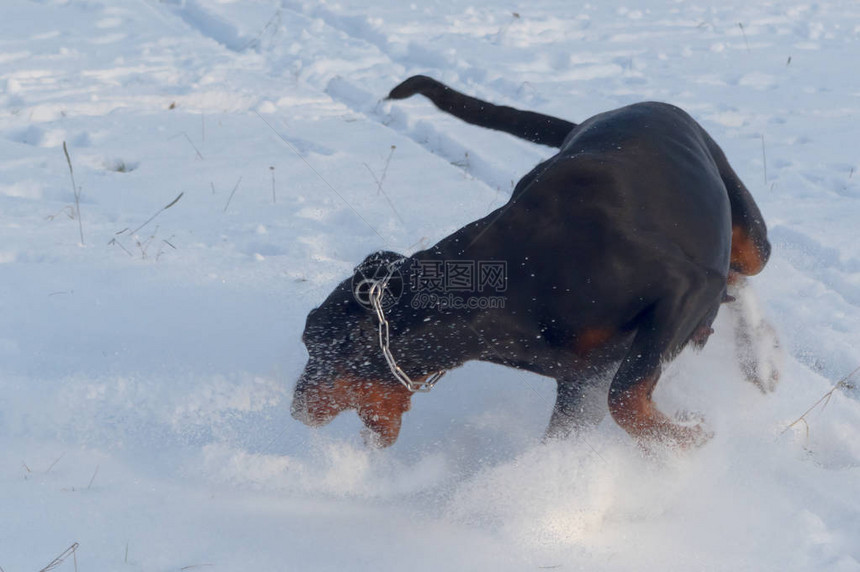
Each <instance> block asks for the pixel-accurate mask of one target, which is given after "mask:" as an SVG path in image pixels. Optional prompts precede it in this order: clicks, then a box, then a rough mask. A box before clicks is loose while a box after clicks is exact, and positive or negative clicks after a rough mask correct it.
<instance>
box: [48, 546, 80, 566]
mask: <svg viewBox="0 0 860 572" xmlns="http://www.w3.org/2000/svg"><path fill="white" fill-rule="evenodd" d="M78 546H79V545H78V543H77V542H75V543H74V544H72V545H71V546H69V547H68V548H66V549H65V550H64V551H63V553H62V554H60V555H59V556H57V557H56V558H54V559H53V560H51V562H50V563H49V564H48V565H47V566H45V567H44V568H42V569H41V570H39V572H49V571H50V570H54V569H55V568H57V567H58V566H59V565H60V564H62V563H63V562H65V561H66V559H67V558H68V557H69V556H74V555H75V552H76V551H77V550H78ZM75 560H76V561H75V570H77V569H78V564H77V559H75Z"/></svg>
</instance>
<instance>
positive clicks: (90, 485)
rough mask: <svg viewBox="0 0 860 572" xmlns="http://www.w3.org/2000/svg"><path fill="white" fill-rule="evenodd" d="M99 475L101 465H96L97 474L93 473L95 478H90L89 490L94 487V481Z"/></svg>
mask: <svg viewBox="0 0 860 572" xmlns="http://www.w3.org/2000/svg"><path fill="white" fill-rule="evenodd" d="M98 474H99V465H96V470H95V472H93V476H92V477H91V478H90V482H89V484H88V485H87V490H90V487H92V486H93V481H95V480H96V475H98Z"/></svg>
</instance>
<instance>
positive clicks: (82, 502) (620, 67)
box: [0, 0, 860, 572]
mask: <svg viewBox="0 0 860 572" xmlns="http://www.w3.org/2000/svg"><path fill="white" fill-rule="evenodd" d="M858 61H860V3H858V2H856V0H833V1H821V2H810V1H807V0H779V1H775V0H772V1H762V2H749V1H746V0H744V1H741V0H722V1H720V2H716V1H713V2H707V1H705V0H674V1H673V0H659V1H658V0H642V1H641V2H630V1H626V0H604V1H601V2H591V3H582V2H571V1H570V0H565V1H560V0H533V1H531V2H514V1H509V0H502V1H498V0H493V1H490V0H446V1H440V0H430V1H425V2H414V3H410V2H409V1H408V0H406V1H403V2H400V1H394V0H373V1H371V2H358V1H356V0H337V1H326V0H322V1H317V0H277V1H273V0H257V1H254V0H235V1H234V0H165V1H155V0H110V1H107V0H37V1H27V2H24V1H10V0H7V1H6V2H3V4H2V6H0V515H2V517H0V567H2V570H4V571H5V572H29V571H34V572H35V571H38V570H41V569H42V568H44V567H45V566H47V565H48V564H49V563H50V562H51V560H52V559H54V558H55V557H56V556H58V555H60V554H61V553H62V552H63V551H64V550H66V549H67V548H69V547H71V546H72V545H73V544H74V543H77V547H76V549H75V550H74V551H73V552H74V554H73V555H69V556H68V558H66V559H65V560H63V561H61V562H59V563H58V564H57V567H56V568H55V569H56V570H60V571H62V570H69V571H70V570H73V569H75V568H74V567H75V566H76V567H77V570H80V571H81V572H94V571H124V570H141V571H170V570H175V571H178V570H208V569H212V570H234V571H250V570H373V571H377V570H517V571H522V570H539V569H559V570H588V571H594V570H646V571H647V570H661V571H662V570H685V571H686V570H733V571H737V570H757V571H758V570H780V571H784V570H828V571H829V570H839V571H849V570H860V403H858V398H860V392H858V391H857V390H856V389H854V388H853V387H854V385H849V386H848V387H842V388H839V389H837V390H836V391H835V392H834V393H833V394H832V397H831V398H830V400H829V401H828V402H827V403H826V404H821V405H819V406H818V407H817V408H815V409H814V410H813V411H812V412H810V413H809V415H808V416H807V417H806V418H805V422H801V423H798V424H796V425H794V426H793V427H792V428H791V429H789V430H787V431H786V430H785V429H786V428H787V427H788V426H789V424H791V422H792V421H794V420H795V419H797V418H798V417H800V416H801V414H803V413H804V412H805V411H806V410H807V409H808V408H809V407H810V406H811V405H812V404H814V403H815V402H816V401H817V400H818V399H819V398H820V397H821V396H822V395H824V394H825V393H826V392H828V391H829V390H830V389H831V388H832V387H833V386H834V384H835V383H836V382H837V381H838V380H839V379H840V378H842V377H843V376H845V375H846V374H847V373H849V372H850V371H851V370H852V369H854V368H855V367H856V366H857V365H860V349H858V348H860V244H858V242H857V236H858V234H857V225H858V222H857V221H858V220H860V173H858V172H857V171H858V170H860V152H858V144H857V141H858V138H860V128H858V119H860V74H858V73H857V69H856V68H857V62H858ZM416 73H424V74H428V75H432V76H434V77H436V78H438V79H440V80H442V81H445V82H447V83H449V84H451V85H452V86H454V87H455V88H458V89H460V90H462V91H465V92H467V93H470V94H473V95H476V96H478V97H482V98H485V99H487V100H491V101H493V102H496V103H500V104H506V105H512V106H515V107H520V108H524V109H532V110H536V111H541V112H544V113H549V114H553V115H557V116H560V117H564V118H566V119H569V120H571V121H581V120H583V119H585V118H587V117H589V116H591V115H593V114H595V113H597V112H600V111H605V110H608V109H612V108H616V107H619V106H622V105H625V104H629V103H632V102H637V101H643V100H661V101H666V102H670V103H673V104H676V105H679V106H681V107H683V108H684V109H686V110H687V111H689V112H690V113H691V114H692V115H693V116H694V117H695V118H696V119H697V120H699V121H700V122H701V123H702V124H703V125H704V126H705V128H706V129H708V130H709V132H710V133H711V134H712V135H713V136H714V138H715V139H716V140H717V141H718V142H719V143H720V144H721V145H722V147H723V149H724V150H725V151H726V153H727V155H728V157H729V160H730V161H731V163H732V164H733V166H734V167H735V169H736V170H737V171H738V173H739V174H740V175H741V177H742V178H743V179H744V181H745V182H746V184H747V185H748V186H749V187H750V189H751V190H752V192H753V194H754V195H755V197H756V200H757V201H758V202H759V205H760V206H761V209H762V211H763V213H764V215H765V217H766V219H767V221H768V224H769V226H770V229H771V238H772V242H773V245H774V254H773V257H772V259H771V262H770V264H769V266H768V267H767V269H766V270H765V272H764V273H763V274H761V275H760V276H757V277H755V278H754V279H753V280H752V282H753V283H754V284H755V288H756V289H757V291H758V295H759V297H760V299H761V301H762V306H763V308H764V312H765V314H766V315H767V316H768V319H769V320H770V321H771V322H772V323H773V324H774V326H775V327H776V329H777V331H778V332H779V336H780V338H781V340H782V345H783V347H784V349H785V352H786V356H785V366H784V369H783V371H782V380H781V383H780V385H779V386H778V388H777V390H776V392H775V393H773V394H769V395H764V394H762V393H761V392H760V391H759V390H758V389H756V388H755V387H754V386H753V385H751V384H750V383H748V382H746V381H745V380H744V377H743V375H742V374H741V372H740V370H739V368H738V366H737V365H736V363H735V359H734V342H733V338H732V330H731V327H729V326H728V321H727V317H726V316H722V315H721V316H720V317H719V318H718V320H717V323H716V330H717V332H716V334H715V335H714V336H712V338H711V340H710V342H709V344H708V346H707V347H706V348H705V350H704V351H703V352H702V353H700V354H695V353H692V352H685V353H684V354H682V356H680V358H679V359H678V360H677V361H676V362H675V363H674V364H673V365H672V366H671V367H670V368H669V370H668V371H667V372H666V374H664V376H663V379H662V380H661V382H660V385H659V386H658V390H657V392H656V394H655V399H656V401H657V403H658V405H659V406H660V407H661V408H662V409H664V410H665V411H667V412H674V411H677V410H694V411H698V412H701V413H702V414H703V415H704V416H705V418H706V419H707V422H708V424H709V427H711V428H712V429H713V430H714V431H715V435H716V436H715V437H714V439H713V440H712V441H711V442H709V443H708V444H707V445H705V446H704V447H702V448H701V449H698V450H694V451H688V452H682V453H670V452H667V453H666V454H665V456H663V457H662V458H654V457H652V456H644V455H643V454H642V453H641V452H640V450H639V448H638V447H637V446H636V445H635V444H634V443H633V442H632V441H631V440H630V438H629V437H628V436H627V435H626V434H625V433H624V432H623V431H622V430H620V429H619V428H618V427H617V426H616V425H614V424H613V422H612V421H611V419H609V418H608V417H607V418H606V419H605V420H604V421H603V422H602V423H601V424H600V425H599V426H598V427H597V428H595V429H594V430H593V431H591V432H588V433H586V434H585V435H584V436H583V437H582V438H579V439H573V440H570V441H567V442H561V443H551V444H541V442H540V438H541V435H542V432H543V430H544V428H545V425H546V423H547V421H548V418H549V412H550V409H551V406H552V402H553V400H554V396H555V388H554V383H553V382H552V381H551V380H548V379H544V378H540V377H537V376H535V375H532V374H528V373H525V372H518V371H515V370H512V369H506V368H502V367H499V366H493V365H489V364H479V363H471V364H468V365H466V366H464V367H462V368H460V369H458V370H455V371H453V372H451V373H449V375H448V376H447V377H446V378H445V379H444V380H443V381H442V382H441V383H440V385H439V386H438V388H437V389H436V390H434V392H433V393H431V394H428V395H418V396H416V397H415V399H413V409H412V411H411V412H409V413H408V414H407V415H406V416H405V418H404V428H403V432H402V434H401V437H400V439H399V441H398V442H397V443H396V444H395V445H394V446H393V447H391V448H389V449H386V450H381V451H377V450H368V449H366V448H365V447H364V445H363V444H362V441H361V439H360V437H359V429H360V422H359V420H358V419H357V417H356V416H355V414H354V413H348V414H344V415H342V416H340V417H339V418H338V419H337V420H336V421H335V422H334V423H332V424H331V425H329V426H327V427H324V428H320V429H309V428H307V427H305V426H303V425H302V424H300V423H298V422H297V421H294V420H293V419H292V418H291V417H290V415H289V406H290V399H291V393H292V387H293V384H294V382H295V380H296V378H297V376H298V374H299V372H300V371H301V369H302V367H303V365H304V361H305V359H306V353H305V351H304V348H303V346H302V344H301V341H300V334H301V330H302V327H303V325H304V318H305V316H306V315H307V313H308V311H309V310H310V309H311V308H313V307H314V306H316V305H318V304H319V303H320V302H321V301H322V300H323V299H324V298H325V296H326V295H327V294H328V292H329V291H330V290H331V289H332V288H333V287H334V285H335V284H337V283H338V282H339V281H340V280H342V279H343V278H345V277H347V276H349V275H350V274H351V272H352V269H353V267H354V266H355V265H356V264H357V263H359V262H360V261H361V260H362V259H363V258H364V257H365V256H366V255H367V254H369V253H370V252H373V251H375V250H378V249H382V248H386V249H392V250H397V251H400V252H403V253H405V254H409V253H411V252H414V251H416V250H418V249H420V248H422V247H426V246H428V245H430V244H432V243H433V242H435V241H436V240H438V239H440V238H441V237H443V236H445V235H447V234H449V233H450V232H452V231H454V230H456V229H457V228H459V227H460V226H462V225H464V224H465V223H467V222H469V221H471V220H474V219H477V218H479V217H481V216H484V215H485V214H486V213H488V212H489V211H490V210H492V209H494V208H496V207H498V206H500V205H501V204H503V203H504V202H505V201H506V200H507V198H508V196H509V193H510V191H511V189H512V185H513V184H514V182H515V181H516V180H518V179H519V177H520V176H522V175H523V174H524V173H525V172H527V170H528V169H530V168H531V167H532V166H533V165H534V164H536V163H537V162H538V161H540V160H541V159H543V158H546V157H548V156H549V155H550V154H551V150H549V149H547V148H544V147H540V146H537V145H532V144H529V143H527V142H523V141H520V140H516V139H514V138H512V137H510V136H507V135H504V134H501V133H497V132H491V131H487V130H481V129H478V128H475V127H472V126H468V125H465V124H463V123H462V122H459V121H458V120H456V119H454V118H452V117H449V116H446V115H445V114H443V113H441V112H439V111H437V110H436V109H435V108H434V107H433V106H432V105H431V104H429V102H427V101H426V100H424V99H423V98H418V97H417V98H413V99H410V100H407V101H403V102H397V103H389V102H384V101H382V98H383V97H384V96H385V95H386V94H387V93H388V90H389V89H390V88H391V87H393V86H394V85H396V84H397V83H398V82H399V81H401V80H403V79H405V78H406V77H408V76H410V75H412V74H416ZM63 142H65V143H66V145H67V148H68V152H69V156H70V159H71V164H72V166H73V169H74V178H75V182H76V185H77V186H78V187H79V188H80V201H79V202H80V204H79V210H80V220H78V219H77V217H76V215H75V212H76V207H75V197H74V193H73V190H72V189H73V187H72V183H71V181H70V176H69V165H68V164H67V161H66V157H65V155H64V153H63ZM386 165H387V168H386ZM383 173H385V178H384V180H383V181H382V185H381V189H380V185H377V182H376V180H375V179H378V178H381V177H382V174H383ZM180 193H184V194H182V196H181V198H180V199H179V200H178V202H176V203H175V204H173V205H172V206H170V208H167V209H164V207H165V206H167V205H168V204H170V203H171V202H172V201H174V199H176V198H177V196H179V194H180ZM389 201H390V202H389ZM153 215H156V216H155V218H154V219H152V220H151V221H150V222H149V223H148V224H145V223H146V222H147V220H148V219H150V217H152V216H153ZM79 222H80V227H79ZM81 231H82V234H83V241H82V240H81V235H80V233H81ZM551 254H552V253H542V255H544V256H550V255H551ZM824 405H826V407H824Z"/></svg>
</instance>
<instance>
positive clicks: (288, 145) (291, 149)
mask: <svg viewBox="0 0 860 572" xmlns="http://www.w3.org/2000/svg"><path fill="white" fill-rule="evenodd" d="M254 114H255V115H256V116H257V117H259V118H260V120H261V121H262V122H263V123H265V124H266V126H267V127H268V128H269V129H271V130H272V133H274V134H275V135H277V136H278V137H279V138H280V139H281V141H283V142H284V144H285V145H286V146H287V147H289V148H290V151H292V152H293V153H295V155H296V157H298V158H299V159H301V160H302V162H303V163H304V164H305V165H307V166H308V168H309V169H310V170H311V171H313V173H314V174H315V175H316V176H317V177H318V178H319V180H321V181H322V182H323V183H325V184H326V186H327V187H328V188H329V189H331V191H332V192H333V193H334V194H335V195H337V197H338V198H339V199H340V200H341V201H343V204H345V205H346V206H347V207H349V210H351V211H352V212H353V213H355V216H357V217H358V218H360V219H361V222H363V223H364V224H365V225H367V228H369V229H370V230H372V231H373V232H374V234H376V236H378V237H379V238H380V240H382V243H383V244H386V245H387V244H388V241H387V240H385V238H384V237H383V236H382V235H381V234H379V231H378V230H376V228H374V227H373V225H372V224H370V223H369V222H367V219H366V218H364V217H363V216H361V213H360V212H358V211H357V210H355V207H353V206H352V205H351V204H350V203H349V201H347V200H346V199H345V198H344V197H343V195H342V194H340V193H339V192H338V191H337V189H335V188H334V187H333V186H332V184H331V183H329V182H328V181H327V180H326V179H325V177H323V176H322V175H321V174H320V173H319V171H317V170H316V169H314V167H313V165H311V164H310V163H308V160H307V159H305V158H304V157H302V154H301V153H299V151H298V149H296V148H295V147H294V146H293V144H292V143H290V142H289V141H287V138H286V137H284V136H283V135H281V134H280V133H278V131H277V130H276V129H275V128H274V127H273V126H272V124H271V123H269V122H268V121H266V119H265V118H264V117H263V116H262V115H260V114H259V113H257V112H256V111H255V112H254Z"/></svg>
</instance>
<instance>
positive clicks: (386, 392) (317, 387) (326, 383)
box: [292, 252, 412, 447]
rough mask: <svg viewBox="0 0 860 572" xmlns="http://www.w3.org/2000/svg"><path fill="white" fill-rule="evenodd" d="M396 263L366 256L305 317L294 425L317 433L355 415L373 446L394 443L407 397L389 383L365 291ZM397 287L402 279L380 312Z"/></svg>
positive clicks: (385, 255) (381, 255) (386, 255)
mask: <svg viewBox="0 0 860 572" xmlns="http://www.w3.org/2000/svg"><path fill="white" fill-rule="evenodd" d="M401 258H402V256H400V255H399V254H396V253H393V252H378V253H375V254H372V255H370V256H368V257H367V259H365V261H364V262H363V263H362V264H361V265H360V266H359V267H358V268H356V272H355V275H354V276H353V277H352V278H349V279H347V280H344V281H343V282H341V283H340V284H339V285H338V286H337V288H335V290H334V292H332V293H331V295H329V297H328V298H326V300H325V301H324V302H323V303H322V305H320V306H319V307H318V308H315V309H314V310H312V311H311V312H310V314H308V318H307V322H306V323H305V330H304V333H303V334H302V342H303V343H304V344H305V348H307V351H308V363H307V365H306V366H305V370H304V372H303V373H302V375H301V377H300V378H299V381H298V383H297V384H296V389H295V393H294V394H293V405H292V415H293V417H294V418H295V419H298V420H299V421H302V422H303V423H305V424H306V425H310V426H314V427H316V426H321V425H325V424H326V423H328V422H330V421H331V420H332V419H334V418H335V417H336V416H337V415H338V414H339V413H340V412H342V411H345V410H347V409H355V410H356V411H357V412H358V415H359V417H360V418H361V420H362V421H363V422H364V424H365V426H366V427H367V428H368V429H370V430H371V431H372V433H373V442H374V443H375V444H376V445H378V446H383V447H386V446H388V445H391V444H393V443H394V441H395V440H396V439H397V436H398V434H399V433H400V424H401V417H402V416H403V414H404V413H405V412H406V411H408V410H409V407H410V399H411V397H412V393H411V392H410V391H409V390H408V389H406V388H405V387H404V386H403V385H401V384H400V382H398V381H397V380H396V379H395V378H394V376H393V375H392V374H391V371H390V370H389V368H388V365H387V363H386V362H385V358H384V357H383V355H382V350H381V348H380V344H379V330H378V318H377V316H376V313H375V311H374V310H373V308H372V307H371V306H370V303H369V289H370V285H371V284H372V283H373V281H374V280H377V279H378V278H379V276H380V274H384V273H386V272H388V273H390V271H391V264H392V263H394V262H396V261H398V260H399V259H401ZM402 287H403V284H402V279H401V282H400V283H399V284H398V283H397V282H396V281H392V282H390V283H389V285H388V286H387V291H386V292H385V298H383V307H385V305H386V303H392V302H391V300H394V301H396V297H397V296H399V292H398V288H400V289H401V290H400V291H401V292H402ZM386 300H387V302H386Z"/></svg>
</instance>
